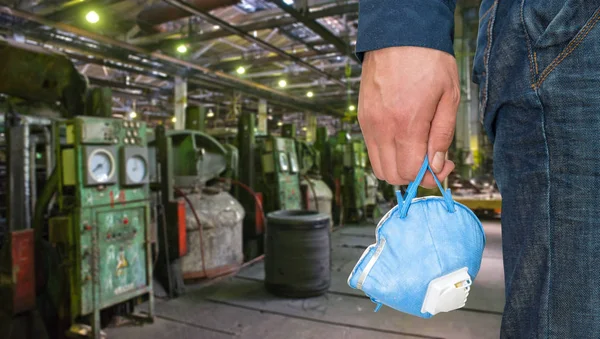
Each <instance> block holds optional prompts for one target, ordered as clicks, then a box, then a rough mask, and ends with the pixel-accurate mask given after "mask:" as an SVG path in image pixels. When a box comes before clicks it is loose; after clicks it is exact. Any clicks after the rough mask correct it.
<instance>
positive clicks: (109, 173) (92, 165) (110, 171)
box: [87, 148, 115, 185]
mask: <svg viewBox="0 0 600 339" xmlns="http://www.w3.org/2000/svg"><path fill="white" fill-rule="evenodd" d="M114 174H115V157H114V156H113V153H112V152H111V151H110V150H109V149H106V148H90V149H88V151H87V184H95V185H102V184H109V183H113V182H114Z"/></svg>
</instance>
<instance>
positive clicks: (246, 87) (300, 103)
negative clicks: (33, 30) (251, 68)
mask: <svg viewBox="0 0 600 339" xmlns="http://www.w3.org/2000/svg"><path fill="white" fill-rule="evenodd" d="M0 13H4V14H7V15H11V16H14V17H18V18H21V19H25V20H28V21H32V22H36V23H38V24H41V25H44V26H48V27H51V28H54V29H58V30H62V31H66V32H69V33H73V34H75V35H78V36H81V37H86V38H88V39H92V40H95V41H97V42H99V43H102V44H107V45H110V46H113V47H117V48H120V49H123V50H125V51H128V52H130V53H139V54H143V55H146V56H149V57H151V58H153V59H156V60H160V61H163V62H168V63H170V64H172V65H176V66H179V67H182V68H185V69H187V70H188V71H190V70H193V71H196V72H199V74H198V75H200V76H204V77H205V78H206V77H212V78H214V79H215V80H217V81H224V82H227V83H229V84H230V85H231V86H236V85H237V88H238V89H239V90H240V91H243V92H246V93H248V94H250V95H253V96H257V97H262V98H266V99H268V100H269V101H271V102H276V103H279V104H280V105H284V106H287V107H295V108H299V109H303V110H310V111H314V112H317V113H320V114H329V115H334V116H342V115H343V112H341V111H338V110H336V109H333V108H330V107H322V106H318V105H315V104H314V103H313V102H310V101H308V100H305V99H304V98H300V97H296V96H292V95H288V94H286V93H284V92H281V91H278V90H275V89H272V88H270V87H268V86H265V85H261V84H259V83H256V82H252V81H247V80H244V79H241V78H239V77H236V76H233V75H229V74H227V73H223V72H219V71H213V70H211V69H208V68H206V67H202V66H200V65H198V64H195V63H192V62H188V61H184V60H180V59H177V58H174V57H171V56H168V55H165V54H163V53H158V52H150V51H148V50H145V49H143V48H140V47H137V46H133V45H130V44H128V43H125V42H123V41H120V40H115V39H113V38H109V37H106V36H103V35H100V34H97V33H94V32H90V31H86V30H83V29H81V28H78V27H75V26H71V25H68V24H65V23H62V22H54V21H51V20H47V19H44V18H41V17H39V16H36V15H33V14H30V13H27V12H23V11H19V10H14V9H11V8H9V7H0ZM105 56H107V57H110V55H108V53H107V54H106V55H105ZM190 82H191V79H190Z"/></svg>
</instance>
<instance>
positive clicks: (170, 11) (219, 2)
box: [137, 0, 240, 32]
mask: <svg viewBox="0 0 600 339" xmlns="http://www.w3.org/2000/svg"><path fill="white" fill-rule="evenodd" d="M239 2H240V0H189V1H186V4H189V5H190V6H193V7H194V8H196V9H198V10H200V11H202V12H210V11H212V10H213V9H217V8H221V7H227V6H232V5H235V4H237V3H239ZM189 16H191V14H190V13H189V12H187V11H185V10H183V9H180V8H177V7H175V6H172V5H169V4H168V3H165V2H160V3H158V4H156V5H152V6H150V7H147V8H145V9H143V10H142V11H141V12H140V14H138V17H137V23H138V25H139V26H140V28H142V30H145V31H148V32H152V31H153V32H157V31H160V28H159V27H157V26H159V25H160V24H164V23H166V22H169V21H174V20H179V19H182V18H187V17H189Z"/></svg>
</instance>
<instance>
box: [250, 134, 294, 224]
mask: <svg viewBox="0 0 600 339" xmlns="http://www.w3.org/2000/svg"><path fill="white" fill-rule="evenodd" d="M259 143H260V145H259V147H258V152H259V156H260V167H259V174H258V175H257V176H256V177H257V178H256V179H257V180H256V181H257V187H258V191H260V192H262V193H263V195H264V203H263V206H264V209H265V213H267V212H271V211H276V210H299V209H302V200H301V195H300V180H299V176H298V174H299V172H300V164H299V162H298V157H297V155H296V143H295V141H294V139H290V138H280V137H275V136H267V137H265V138H261V139H259Z"/></svg>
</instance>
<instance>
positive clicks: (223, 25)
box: [163, 0, 345, 86]
mask: <svg viewBox="0 0 600 339" xmlns="http://www.w3.org/2000/svg"><path fill="white" fill-rule="evenodd" d="M163 1H165V2H167V3H169V4H171V5H173V6H175V7H178V8H180V9H182V10H184V11H187V12H189V13H190V14H193V15H196V16H199V17H200V18H202V19H204V20H206V21H208V22H210V23H212V24H214V25H218V26H219V27H221V28H223V29H224V30H227V31H229V32H232V33H234V34H236V35H238V36H240V37H242V38H244V39H246V40H248V41H250V42H252V43H255V44H257V45H259V46H261V47H262V48H265V49H268V50H270V51H272V52H275V53H276V54H278V55H280V56H282V57H285V58H287V59H289V60H290V61H293V62H295V63H297V64H298V65H301V66H303V67H305V68H307V69H309V70H312V71H314V72H315V73H318V74H320V75H323V76H325V77H326V78H327V79H330V80H331V81H334V82H336V83H337V84H338V85H340V86H345V84H344V83H343V82H342V81H341V80H339V79H337V78H335V77H333V76H332V75H331V74H329V73H327V72H324V71H322V70H321V69H319V68H317V67H315V66H313V65H311V64H309V63H308V62H305V61H304V60H302V59H300V58H298V57H295V56H293V55H291V54H288V53H286V52H285V51H283V50H281V49H279V48H278V47H275V46H273V45H271V44H269V43H268V42H265V41H263V40H261V39H258V38H255V37H253V36H252V35H250V34H248V33H246V32H244V31H242V30H241V29H239V28H237V27H235V26H232V25H230V24H228V23H227V22H225V21H223V20H221V19H219V18H217V17H216V16H213V15H210V14H208V13H204V12H202V11H200V10H198V9H197V8H195V7H194V6H190V5H189V4H187V3H185V2H183V1H180V0H163Z"/></svg>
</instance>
